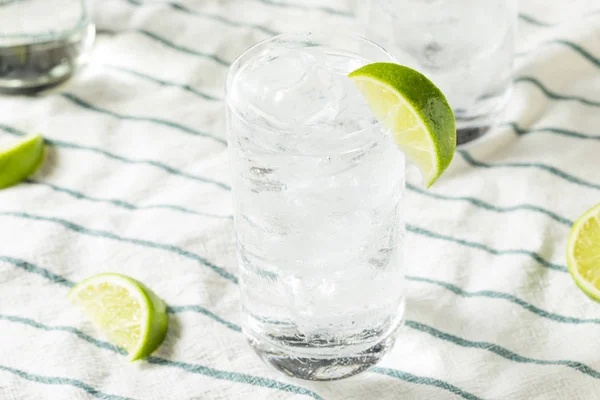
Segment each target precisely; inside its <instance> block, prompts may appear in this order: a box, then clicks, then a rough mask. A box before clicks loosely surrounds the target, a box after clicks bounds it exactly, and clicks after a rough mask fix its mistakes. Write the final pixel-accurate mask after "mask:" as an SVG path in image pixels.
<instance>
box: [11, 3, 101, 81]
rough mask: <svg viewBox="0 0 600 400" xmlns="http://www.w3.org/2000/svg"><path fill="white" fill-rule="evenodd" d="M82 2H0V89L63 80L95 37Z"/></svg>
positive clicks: (80, 61) (79, 60)
mask: <svg viewBox="0 0 600 400" xmlns="http://www.w3.org/2000/svg"><path fill="white" fill-rule="evenodd" d="M94 33H95V30H94V26H93V25H92V24H91V22H90V19H89V16H88V14H87V11H86V5H85V0H0V93H2V92H3V93H30V92H35V91H37V90H40V89H43V88H47V87H49V86H53V85H55V84H58V83H60V82H63V81H65V80H66V79H68V78H69V77H71V76H72V75H73V73H74V72H75V71H76V69H77V67H78V66H79V65H80V64H82V63H83V62H85V58H86V57H85V56H86V55H87V53H88V52H89V51H90V49H91V46H92V43H93V41H94Z"/></svg>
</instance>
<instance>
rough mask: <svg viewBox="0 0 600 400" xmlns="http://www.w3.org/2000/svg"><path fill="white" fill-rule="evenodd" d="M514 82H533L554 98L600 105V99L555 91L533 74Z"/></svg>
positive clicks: (547, 95) (595, 105)
mask: <svg viewBox="0 0 600 400" xmlns="http://www.w3.org/2000/svg"><path fill="white" fill-rule="evenodd" d="M513 82H515V83H522V82H527V83H531V84H533V85H534V86H536V87H537V88H538V89H540V90H541V91H542V92H543V93H544V94H545V95H546V97H548V98H550V99H552V100H566V101H576V102H578V103H581V104H585V105H588V106H592V107H600V102H599V101H592V100H588V99H584V98H582V97H577V96H565V95H562V94H558V93H554V92H552V91H551V90H550V89H548V88H547V87H545V86H544V85H543V84H542V83H541V82H540V81H539V80H537V79H536V78H534V77H532V76H520V77H518V78H516V79H515V80H514V81H513Z"/></svg>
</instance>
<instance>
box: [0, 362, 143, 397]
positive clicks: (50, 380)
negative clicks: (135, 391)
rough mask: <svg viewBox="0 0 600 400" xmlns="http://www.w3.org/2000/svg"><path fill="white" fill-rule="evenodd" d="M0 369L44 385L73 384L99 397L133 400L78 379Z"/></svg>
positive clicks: (3, 367) (8, 368) (2, 366)
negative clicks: (102, 390) (108, 392)
mask: <svg viewBox="0 0 600 400" xmlns="http://www.w3.org/2000/svg"><path fill="white" fill-rule="evenodd" d="M0 370H1V371H6V372H10V373H11V374H14V375H17V376H18V377H20V378H23V379H26V380H28V381H31V382H36V383H41V384H44V385H61V386H73V387H76V388H77V389H81V390H83V391H85V392H87V393H88V394H90V395H92V396H94V397H96V398H97V399H104V400H133V399H132V398H131V397H123V396H115V395H112V394H107V393H104V392H101V391H99V390H98V389H95V388H93V387H92V386H90V385H88V384H87V383H84V382H82V381H80V380H77V379H70V378H60V377H56V376H43V375H36V374H31V373H29V372H25V371H22V370H20V369H16V368H10V367H6V366H4V365H0Z"/></svg>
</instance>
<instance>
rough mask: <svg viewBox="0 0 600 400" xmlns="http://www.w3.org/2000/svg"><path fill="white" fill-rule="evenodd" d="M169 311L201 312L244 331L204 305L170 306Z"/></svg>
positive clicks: (236, 329) (172, 312) (229, 326)
mask: <svg viewBox="0 0 600 400" xmlns="http://www.w3.org/2000/svg"><path fill="white" fill-rule="evenodd" d="M168 311H169V313H171V314H179V313H182V312H189V311H192V312H196V313H200V314H203V315H206V316H207V317H209V318H211V319H212V320H214V321H217V322H218V323H220V324H222V325H224V326H226V327H228V328H229V329H231V330H234V331H236V332H241V331H242V328H240V326H239V325H236V324H234V323H233V322H229V321H226V320H224V319H223V318H221V317H219V316H218V315H217V314H215V313H212V312H210V311H208V310H207V309H206V308H204V307H202V306H196V305H189V306H170V307H169V308H168Z"/></svg>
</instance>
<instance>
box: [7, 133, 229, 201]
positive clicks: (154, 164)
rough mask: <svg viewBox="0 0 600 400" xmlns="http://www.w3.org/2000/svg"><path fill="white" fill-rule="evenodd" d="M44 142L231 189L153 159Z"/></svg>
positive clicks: (62, 143) (49, 141)
mask: <svg viewBox="0 0 600 400" xmlns="http://www.w3.org/2000/svg"><path fill="white" fill-rule="evenodd" d="M0 129H2V130H3V131H5V132H6V133H9V134H11V135H15V136H24V135H26V133H25V132H23V131H20V130H18V129H15V128H13V127H10V126H8V125H3V124H0ZM45 141H46V144H47V145H50V146H54V147H60V148H65V149H73V150H83V151H89V152H92V153H95V154H100V155H102V156H105V157H108V158H110V159H113V160H117V161H121V162H123V163H126V164H140V165H149V166H151V167H155V168H159V169H162V170H163V171H165V172H167V173H169V174H173V175H177V176H180V177H183V178H187V179H191V180H194V181H198V182H202V183H210V184H214V185H216V186H219V187H221V188H223V189H226V190H231V188H230V187H229V186H228V185H225V184H224V183H221V182H217V181H214V180H212V179H208V178H204V177H201V176H198V175H192V174H188V173H187V172H183V171H181V170H178V169H176V168H173V167H170V166H168V165H166V164H163V163H160V162H158V161H154V160H135V159H131V158H127V157H123V156H120V155H117V154H114V153H110V152H108V151H106V150H102V149H99V148H97V147H92V146H83V145H79V144H75V143H71V142H65V141H62V140H55V139H48V138H46V139H45Z"/></svg>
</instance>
